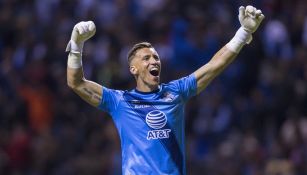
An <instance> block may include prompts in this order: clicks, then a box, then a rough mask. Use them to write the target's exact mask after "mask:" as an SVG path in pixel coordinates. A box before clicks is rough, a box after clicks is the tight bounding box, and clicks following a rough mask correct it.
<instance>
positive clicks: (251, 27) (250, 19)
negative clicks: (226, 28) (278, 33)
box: [239, 5, 264, 33]
mask: <svg viewBox="0 0 307 175" xmlns="http://www.w3.org/2000/svg"><path fill="white" fill-rule="evenodd" d="M263 19H264V15H263V14H262V12H261V10H257V9H256V8H255V7H253V6H250V5H248V6H246V8H245V7H243V6H241V7H240V8H239V21H240V24H241V26H242V27H243V29H244V30H245V31H247V32H249V33H254V32H255V31H256V30H257V28H258V27H259V25H260V23H261V21H262V20H263Z"/></svg>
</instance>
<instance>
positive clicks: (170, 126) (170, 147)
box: [98, 74, 197, 175]
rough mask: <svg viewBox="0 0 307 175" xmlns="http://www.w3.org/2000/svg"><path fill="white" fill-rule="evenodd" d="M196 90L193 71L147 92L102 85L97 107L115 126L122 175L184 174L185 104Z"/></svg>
mask: <svg viewBox="0 0 307 175" xmlns="http://www.w3.org/2000/svg"><path fill="white" fill-rule="evenodd" d="M196 92H197V85H196V79H195V76H194V74H191V75H189V76H187V77H183V78H181V79H178V80H174V81H171V82H169V83H167V84H161V85H160V86H159V89H158V90H157V91H155V92H150V93H143V92H139V91H137V90H136V89H133V90H131V91H121V90H113V89H108V88H106V87H103V98H102V101H101V103H100V105H99V106H98V107H99V109H101V110H103V111H106V112H108V113H109V114H110V115H111V116H112V118H113V121H114V122H115V125H116V127H117V130H118V133H119V136H120V140H121V148H122V171H123V174H148V175H150V174H174V175H176V174H185V171H186V168H185V154H184V150H185V145H184V142H185V140H184V137H185V136H184V105H185V103H186V101H187V100H188V99H189V98H191V97H192V96H194V95H196Z"/></svg>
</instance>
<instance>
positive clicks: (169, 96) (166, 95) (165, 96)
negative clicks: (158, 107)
mask: <svg viewBox="0 0 307 175" xmlns="http://www.w3.org/2000/svg"><path fill="white" fill-rule="evenodd" d="M174 99H175V95H173V94H171V93H170V92H165V93H164V94H163V100H164V101H166V102H171V101H173V100H174Z"/></svg>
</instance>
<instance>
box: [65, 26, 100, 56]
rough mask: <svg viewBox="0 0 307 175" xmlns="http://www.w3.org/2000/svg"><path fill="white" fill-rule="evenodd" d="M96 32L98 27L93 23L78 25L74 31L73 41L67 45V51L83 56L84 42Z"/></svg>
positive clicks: (72, 34)
mask: <svg viewBox="0 0 307 175" xmlns="http://www.w3.org/2000/svg"><path fill="white" fill-rule="evenodd" d="M95 32H96V26H95V24H94V22H93V21H86V22H84V21H82V22H79V23H77V24H76V25H75V26H74V29H73V30H72V33H71V39H70V41H69V43H68V44H67V47H66V51H70V52H71V53H80V54H82V50H83V45H84V42H85V41H86V40H88V39H89V38H91V37H92V36H93V35H94V34H95Z"/></svg>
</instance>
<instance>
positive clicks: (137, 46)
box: [128, 42, 153, 65]
mask: <svg viewBox="0 0 307 175" xmlns="http://www.w3.org/2000/svg"><path fill="white" fill-rule="evenodd" d="M143 48H153V46H152V45H151V44H150V43H149V42H140V43H137V44H135V45H134V46H133V47H132V49H130V50H129V52H128V64H129V65H130V63H131V61H132V59H133V58H134V56H135V54H136V52H137V51H138V50H140V49H143Z"/></svg>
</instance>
